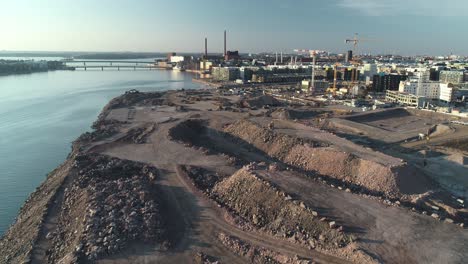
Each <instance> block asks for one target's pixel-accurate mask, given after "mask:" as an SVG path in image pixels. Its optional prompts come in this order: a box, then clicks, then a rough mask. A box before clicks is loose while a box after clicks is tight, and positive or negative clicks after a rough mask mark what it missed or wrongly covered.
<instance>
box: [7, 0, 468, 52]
mask: <svg viewBox="0 0 468 264" xmlns="http://www.w3.org/2000/svg"><path fill="white" fill-rule="evenodd" d="M0 25H1V26H0V50H33V51H46V50H47V51H162V52H167V51H178V52H182V51H187V52H201V51H203V45H204V37H205V36H206V37H208V49H209V51H210V52H220V51H222V47H223V46H222V39H223V30H224V29H227V30H228V49H230V50H239V51H241V52H258V51H284V52H291V51H292V50H293V49H296V48H299V49H323V50H329V51H336V52H343V51H345V50H346V49H349V47H350V46H349V45H346V44H344V39H345V38H350V37H352V36H353V34H354V33H355V32H358V33H359V34H360V36H362V37H363V38H364V37H365V38H369V39H374V40H373V41H368V42H362V43H361V46H360V48H359V51H360V52H372V53H382V52H387V53H388V52H392V53H401V54H433V55H439V54H450V53H453V54H460V55H468V45H467V44H468V34H467V33H466V32H467V31H466V28H467V26H466V25H468V0H168V1H165V0H133V1H132V0H0Z"/></svg>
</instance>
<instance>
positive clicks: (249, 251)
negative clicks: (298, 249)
mask: <svg viewBox="0 0 468 264" xmlns="http://www.w3.org/2000/svg"><path fill="white" fill-rule="evenodd" d="M218 239H219V241H220V242H221V243H222V244H223V245H224V246H225V247H227V248H229V249H230V250H232V251H233V252H234V253H235V254H237V255H240V256H243V257H246V258H248V260H249V263H259V264H263V263H271V264H273V263H283V264H309V263H314V262H312V261H311V260H308V259H299V258H298V257H297V256H295V257H290V256H286V255H283V254H281V253H278V252H274V251H272V250H268V249H265V248H262V247H257V246H252V245H250V244H248V243H246V242H244V241H242V240H240V239H239V238H237V237H233V236H229V235H227V234H225V233H219V234H218Z"/></svg>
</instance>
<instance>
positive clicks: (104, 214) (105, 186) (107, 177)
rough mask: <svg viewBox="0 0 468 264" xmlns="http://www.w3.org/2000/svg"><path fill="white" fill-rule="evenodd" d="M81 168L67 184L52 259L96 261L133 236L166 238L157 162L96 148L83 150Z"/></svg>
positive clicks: (78, 166)
mask: <svg viewBox="0 0 468 264" xmlns="http://www.w3.org/2000/svg"><path fill="white" fill-rule="evenodd" d="M75 169H76V171H77V172H76V173H77V174H78V175H77V176H76V177H75V180H74V181H73V183H72V184H71V186H70V187H69V188H67V189H66V190H65V193H64V202H63V205H62V210H61V211H62V213H61V215H60V217H59V221H58V228H57V231H56V232H55V233H53V234H51V238H50V239H51V240H52V242H53V248H52V250H50V251H49V256H48V258H49V261H51V262H53V263H55V262H57V261H59V260H60V259H62V258H63V257H64V256H69V257H70V256H71V257H72V258H73V259H75V260H76V261H78V262H86V261H93V260H96V259H98V258H99V257H101V256H104V255H111V254H114V253H116V252H118V251H120V250H122V249H124V248H125V247H126V245H127V243H129V242H131V241H144V242H158V241H161V239H162V236H163V234H162V228H161V227H162V224H161V218H160V215H159V207H158V201H157V199H155V195H156V194H155V193H153V192H154V191H153V190H154V188H152V186H153V184H154V181H155V178H156V175H157V172H156V169H155V168H154V167H150V166H147V165H145V164H141V163H137V162H132V161H126V160H120V159H116V158H110V157H107V156H103V155H97V154H92V155H83V156H78V157H77V158H76V163H75Z"/></svg>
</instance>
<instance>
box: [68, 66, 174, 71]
mask: <svg viewBox="0 0 468 264" xmlns="http://www.w3.org/2000/svg"><path fill="white" fill-rule="evenodd" d="M69 67H71V68H74V69H84V70H85V71H86V70H88V69H101V71H103V70H104V69H116V70H118V71H120V69H133V70H135V71H136V70H137V69H147V70H158V69H163V70H164V69H170V68H167V67H161V66H157V65H105V66H104V65H97V66H96V65H79V66H69Z"/></svg>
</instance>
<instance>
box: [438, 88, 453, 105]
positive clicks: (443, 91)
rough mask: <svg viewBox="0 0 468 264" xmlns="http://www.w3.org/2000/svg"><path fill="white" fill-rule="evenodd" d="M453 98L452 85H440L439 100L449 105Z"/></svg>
mask: <svg viewBox="0 0 468 264" xmlns="http://www.w3.org/2000/svg"><path fill="white" fill-rule="evenodd" d="M453 98H454V89H453V85H452V84H449V83H441V84H440V96H439V99H440V100H442V101H445V102H448V103H449V102H452V101H453Z"/></svg>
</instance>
